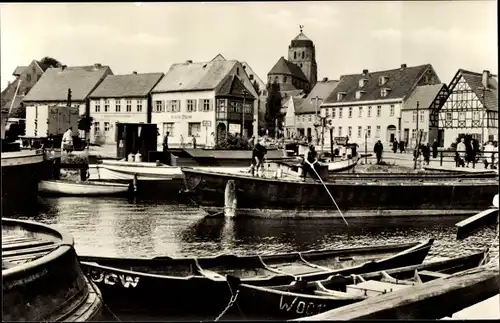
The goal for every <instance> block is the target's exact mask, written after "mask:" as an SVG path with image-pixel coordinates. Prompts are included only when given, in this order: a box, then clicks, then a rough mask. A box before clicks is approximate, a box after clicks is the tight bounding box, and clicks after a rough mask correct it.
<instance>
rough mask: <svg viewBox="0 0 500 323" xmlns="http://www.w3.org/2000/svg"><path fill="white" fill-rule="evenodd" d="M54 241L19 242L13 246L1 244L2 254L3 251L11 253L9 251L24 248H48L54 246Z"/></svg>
mask: <svg viewBox="0 0 500 323" xmlns="http://www.w3.org/2000/svg"><path fill="white" fill-rule="evenodd" d="M54 243H55V241H50V240H42V239H36V240H34V241H33V240H32V241H25V242H19V243H13V244H8V245H4V244H2V253H3V252H5V251H11V250H16V249H17V250H19V249H26V248H34V247H41V246H48V245H52V244H54Z"/></svg>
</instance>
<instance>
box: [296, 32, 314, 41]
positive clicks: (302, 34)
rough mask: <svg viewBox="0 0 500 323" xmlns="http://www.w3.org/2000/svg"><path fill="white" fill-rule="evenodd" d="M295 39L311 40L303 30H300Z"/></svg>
mask: <svg viewBox="0 0 500 323" xmlns="http://www.w3.org/2000/svg"><path fill="white" fill-rule="evenodd" d="M293 40H311V39H309V38H308V37H307V36H306V35H304V33H303V32H300V33H299V34H298V35H297V36H296V37H295V38H294V39H293Z"/></svg>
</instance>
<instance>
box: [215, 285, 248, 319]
mask: <svg viewBox="0 0 500 323" xmlns="http://www.w3.org/2000/svg"><path fill="white" fill-rule="evenodd" d="M226 283H227V286H228V287H229V291H230V292H231V298H230V299H229V303H228V304H227V306H226V308H225V309H224V310H223V311H222V312H221V313H220V314H219V316H217V317H216V318H215V320H214V322H217V321H219V320H220V319H221V318H222V317H223V316H224V314H226V312H227V311H229V309H230V308H231V307H233V305H234V303H235V302H236V299H237V298H238V295H239V294H240V290H239V289H238V290H236V294H233V289H232V288H231V285H230V284H229V282H228V281H227V278H226ZM236 305H238V304H236ZM238 309H239V306H238ZM240 312H241V310H240ZM241 314H243V313H241Z"/></svg>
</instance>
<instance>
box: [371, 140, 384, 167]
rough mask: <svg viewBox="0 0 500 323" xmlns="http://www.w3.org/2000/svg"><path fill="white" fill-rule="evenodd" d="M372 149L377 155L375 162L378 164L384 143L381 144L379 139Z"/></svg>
mask: <svg viewBox="0 0 500 323" xmlns="http://www.w3.org/2000/svg"><path fill="white" fill-rule="evenodd" d="M373 151H374V152H375V155H376V156H377V164H380V162H381V161H382V153H383V151H384V145H382V142H381V141H380V140H379V141H377V143H376V144H375V146H374V147H373Z"/></svg>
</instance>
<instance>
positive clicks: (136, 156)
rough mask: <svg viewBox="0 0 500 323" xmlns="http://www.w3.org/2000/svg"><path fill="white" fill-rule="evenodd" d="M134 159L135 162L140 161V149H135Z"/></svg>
mask: <svg viewBox="0 0 500 323" xmlns="http://www.w3.org/2000/svg"><path fill="white" fill-rule="evenodd" d="M134 161H135V162H136V163H142V154H141V152H140V151H137V154H135V156H134Z"/></svg>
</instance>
